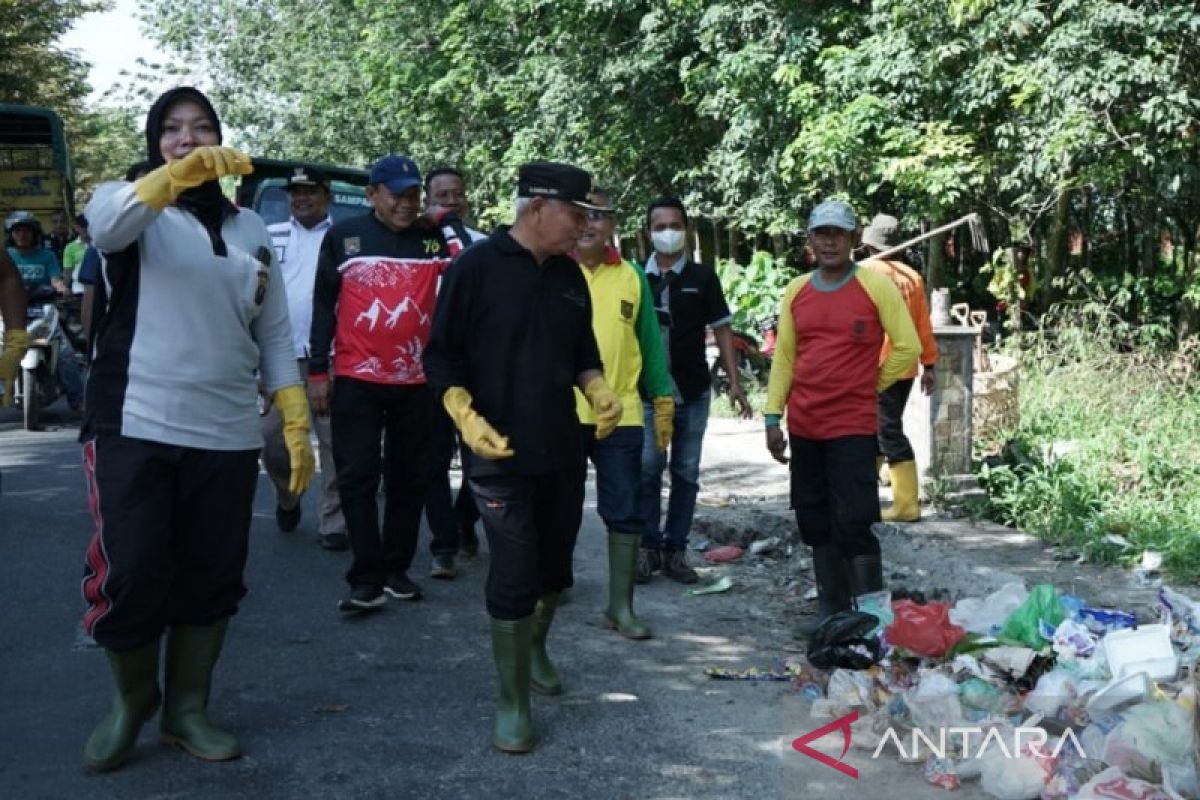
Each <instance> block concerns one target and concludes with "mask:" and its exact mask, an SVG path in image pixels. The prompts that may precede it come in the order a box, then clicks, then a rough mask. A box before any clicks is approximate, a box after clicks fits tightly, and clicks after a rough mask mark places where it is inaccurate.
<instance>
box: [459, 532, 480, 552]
mask: <svg viewBox="0 0 1200 800" xmlns="http://www.w3.org/2000/svg"><path fill="white" fill-rule="evenodd" d="M458 551H459V552H460V553H462V555H463V558H474V557H475V556H477V555H479V537H478V536H476V535H475V526H474V525H463V526H462V527H461V528H459V529H458Z"/></svg>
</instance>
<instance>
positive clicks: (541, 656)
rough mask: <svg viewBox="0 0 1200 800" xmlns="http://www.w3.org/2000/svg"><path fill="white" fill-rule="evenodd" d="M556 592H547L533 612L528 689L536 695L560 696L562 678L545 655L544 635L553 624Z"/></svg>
mask: <svg viewBox="0 0 1200 800" xmlns="http://www.w3.org/2000/svg"><path fill="white" fill-rule="evenodd" d="M558 597H559V594H558V592H549V593H547V594H544V595H542V596H541V597H540V598H538V603H537V607H536V608H535V609H534V610H533V635H532V637H531V641H532V644H531V646H530V651H529V688H530V689H532V690H533V691H535V692H537V693H538V694H544V695H555V694H562V690H563V687H562V678H561V677H559V674H558V670H556V669H555V668H554V664H553V663H552V662H551V661H550V656H549V655H547V653H546V634H548V633H549V632H550V625H551V624H552V623H553V622H554V611H555V609H556V608H557V607H558Z"/></svg>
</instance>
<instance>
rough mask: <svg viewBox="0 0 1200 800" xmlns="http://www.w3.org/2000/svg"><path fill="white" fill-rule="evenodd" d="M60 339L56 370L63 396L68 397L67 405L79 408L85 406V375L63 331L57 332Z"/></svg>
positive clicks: (56, 336) (55, 335) (55, 334)
mask: <svg viewBox="0 0 1200 800" xmlns="http://www.w3.org/2000/svg"><path fill="white" fill-rule="evenodd" d="M54 337H55V338H56V339H58V364H57V366H56V368H55V371H56V373H57V375H56V377H57V378H58V383H59V385H60V386H61V387H62V390H63V394H65V395H66V396H67V405H69V406H71V408H79V407H80V406H82V405H83V373H82V372H81V371H80V370H79V361H77V360H76V358H75V350H74V349H72V347H71V342H70V340H69V339H67V335H66V334H65V333H63V332H62V330H61V329H59V330H57V331H55V333H54Z"/></svg>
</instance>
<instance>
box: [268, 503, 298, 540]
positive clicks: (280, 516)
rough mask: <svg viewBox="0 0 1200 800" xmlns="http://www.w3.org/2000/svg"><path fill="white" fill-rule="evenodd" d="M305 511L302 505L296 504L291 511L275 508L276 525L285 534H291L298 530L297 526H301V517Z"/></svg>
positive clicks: (280, 507)
mask: <svg viewBox="0 0 1200 800" xmlns="http://www.w3.org/2000/svg"><path fill="white" fill-rule="evenodd" d="M302 513H303V511H302V510H301V508H300V504H299V503H296V505H295V507H294V508H292V509H291V510H288V509H286V508H284V507H283V506H275V524H276V525H278V526H279V530H281V531H283V532H284V533H291V532H292V531H294V530H296V526H297V525H299V524H300V515H301V514H302Z"/></svg>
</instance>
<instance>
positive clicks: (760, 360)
mask: <svg viewBox="0 0 1200 800" xmlns="http://www.w3.org/2000/svg"><path fill="white" fill-rule="evenodd" d="M776 326H777V322H776V321H775V320H766V321H764V322H762V323H760V324H759V325H758V329H759V332H760V333H761V334H762V336H763V340H762V344H761V345H760V344H759V340H758V338H756V337H755V336H754V335H753V334H750V333H747V332H745V331H738V330H734V331H733V357H734V361H735V363H736V364H737V370H738V378H739V380H740V382H741V384H742V388H743V389H745V390H746V391H751V390H753V389H755V388H763V387H765V386H766V385H767V382H768V381H769V380H770V378H771V356H772V354H773V353H774V352H775V328H776ZM704 350H705V355H706V357H707V358H708V372H709V375H710V376H711V377H712V389H713V392H714V393H715V394H718V395H722V394H728V393H729V377H728V376H727V375H726V374H725V365H724V364H722V363H721V353H720V350H719V349H718V348H717V339H716V336H715V335H714V334H713V332H712V331H711V330H710V331H707V332H706V333H705V338H704Z"/></svg>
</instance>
